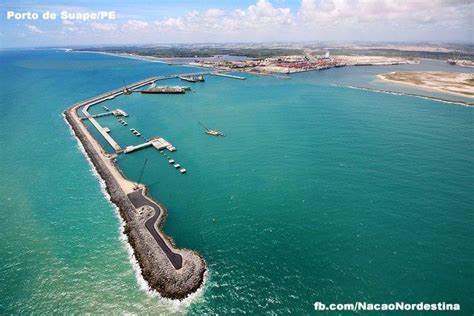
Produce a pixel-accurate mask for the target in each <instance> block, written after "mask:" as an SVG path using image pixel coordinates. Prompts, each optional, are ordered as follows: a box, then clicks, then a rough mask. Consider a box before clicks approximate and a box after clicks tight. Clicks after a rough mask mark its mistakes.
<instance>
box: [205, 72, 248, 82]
mask: <svg viewBox="0 0 474 316" xmlns="http://www.w3.org/2000/svg"><path fill="white" fill-rule="evenodd" d="M210 75H212V76H219V77H226V78H231V79H238V80H245V79H247V78H245V77H241V76H235V75H229V74H225V73H222V72H212V73H210Z"/></svg>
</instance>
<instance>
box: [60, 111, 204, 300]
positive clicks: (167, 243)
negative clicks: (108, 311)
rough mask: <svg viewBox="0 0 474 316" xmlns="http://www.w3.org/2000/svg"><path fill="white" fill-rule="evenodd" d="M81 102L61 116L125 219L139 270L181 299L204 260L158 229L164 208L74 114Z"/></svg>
mask: <svg viewBox="0 0 474 316" xmlns="http://www.w3.org/2000/svg"><path fill="white" fill-rule="evenodd" d="M83 105H84V103H82V104H81V103H79V104H75V105H73V106H71V107H70V108H68V109H67V110H65V111H64V117H65V119H66V121H67V122H68V123H69V125H70V126H71V128H72V130H73V131H74V134H75V135H76V137H77V138H78V139H79V140H80V142H81V143H82V145H83V147H84V149H85V151H86V153H87V155H88V157H89V158H90V160H91V161H92V163H93V165H94V166H95V168H96V170H97V172H98V173H99V175H100V176H101V178H102V179H103V180H104V182H105V184H106V190H107V192H108V193H109V195H110V199H111V201H112V202H113V203H114V204H115V205H117V207H118V208H119V210H120V215H121V217H122V218H123V220H124V222H125V229H124V231H125V234H126V235H127V237H128V242H129V243H130V245H131V246H132V248H133V252H134V255H135V258H136V259H137V261H138V263H139V265H140V268H141V274H142V276H143V278H144V280H145V281H146V282H147V283H148V285H149V286H150V288H152V289H154V290H156V291H157V292H158V293H159V294H160V295H161V296H162V297H165V298H170V299H184V298H185V297H187V296H188V295H189V294H191V293H193V292H195V291H196V290H197V289H198V288H199V287H201V285H202V284H203V281H204V274H205V271H206V263H205V261H204V259H203V258H202V257H201V256H200V255H199V254H198V253H196V252H195V251H192V250H188V249H178V248H176V247H175V245H174V244H173V243H172V242H171V240H170V238H168V237H167V236H165V235H164V234H163V232H162V230H161V228H162V226H163V223H164V221H165V219H166V215H167V211H166V208H165V207H164V206H163V205H161V204H159V203H158V202H156V201H154V200H153V199H152V198H150V197H149V196H147V195H146V188H145V187H144V186H143V185H141V184H140V185H139V184H136V183H134V182H132V181H129V180H128V179H126V178H125V177H124V176H123V174H122V173H121V172H120V170H119V169H118V168H117V166H116V165H115V163H114V159H113V157H112V156H111V155H109V154H107V153H106V152H105V150H104V149H103V148H102V147H101V145H100V144H99V143H98V142H97V140H96V139H94V137H93V136H92V135H91V133H90V132H89V131H88V130H87V128H86V126H85V125H84V124H83V122H82V121H81V119H80V118H79V116H78V114H77V110H78V109H79V108H80V107H81V106H83Z"/></svg>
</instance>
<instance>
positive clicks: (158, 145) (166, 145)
mask: <svg viewBox="0 0 474 316" xmlns="http://www.w3.org/2000/svg"><path fill="white" fill-rule="evenodd" d="M151 146H153V147H154V148H155V149H156V150H163V149H168V150H169V151H175V150H176V148H175V147H174V146H173V145H172V144H171V143H170V142H168V141H167V140H166V139H164V138H162V137H155V138H154V139H152V140H150V141H148V142H146V143H142V144H139V145H135V146H127V147H126V148H125V149H124V150H123V153H124V154H129V153H131V152H134V151H137V150H140V149H144V148H147V147H151Z"/></svg>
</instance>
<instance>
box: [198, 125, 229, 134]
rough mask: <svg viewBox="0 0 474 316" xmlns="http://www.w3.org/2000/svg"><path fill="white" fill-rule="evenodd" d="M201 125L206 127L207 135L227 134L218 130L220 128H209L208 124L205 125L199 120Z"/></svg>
mask: <svg viewBox="0 0 474 316" xmlns="http://www.w3.org/2000/svg"><path fill="white" fill-rule="evenodd" d="M198 123H199V125H201V126H202V127H204V129H205V131H204V133H206V134H207V135H211V136H225V135H224V133H222V132H221V131H218V130H215V129H210V128H207V127H206V126H204V125H203V124H202V123H201V122H198Z"/></svg>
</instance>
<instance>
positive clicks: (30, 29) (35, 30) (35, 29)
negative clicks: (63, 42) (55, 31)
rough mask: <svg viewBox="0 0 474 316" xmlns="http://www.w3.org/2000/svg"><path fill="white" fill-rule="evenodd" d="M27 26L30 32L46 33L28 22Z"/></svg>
mask: <svg viewBox="0 0 474 316" xmlns="http://www.w3.org/2000/svg"><path fill="white" fill-rule="evenodd" d="M26 28H27V29H28V31H30V33H34V34H43V33H44V32H43V31H42V30H40V29H39V28H38V27H37V26H36V25H31V24H26Z"/></svg>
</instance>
